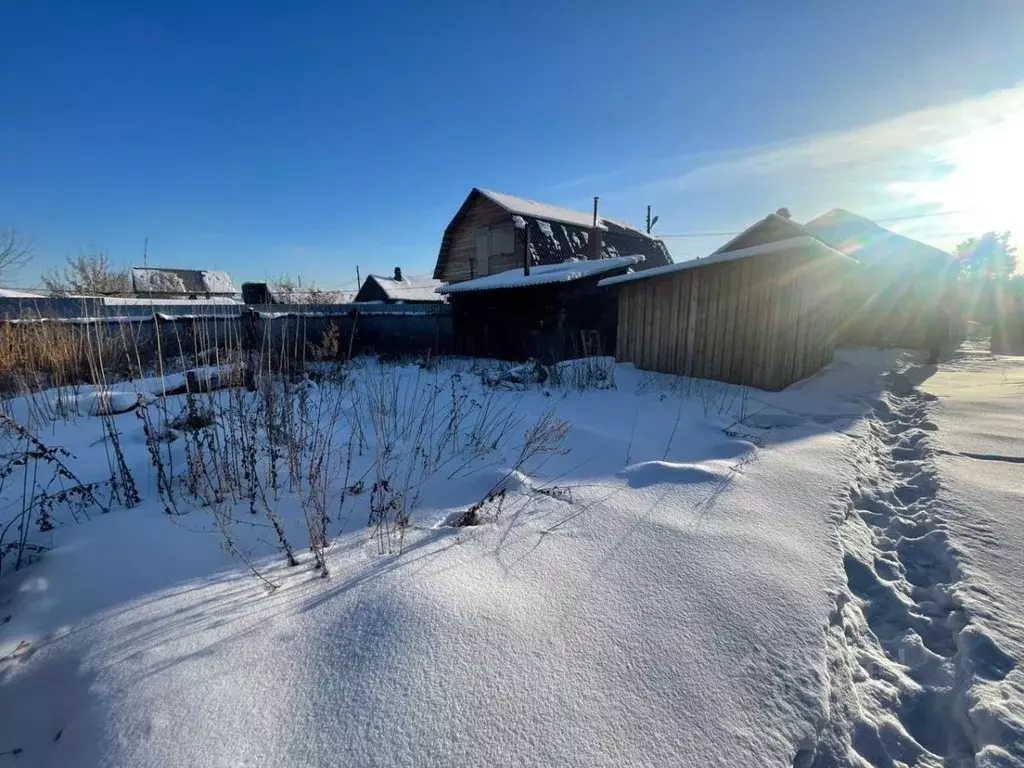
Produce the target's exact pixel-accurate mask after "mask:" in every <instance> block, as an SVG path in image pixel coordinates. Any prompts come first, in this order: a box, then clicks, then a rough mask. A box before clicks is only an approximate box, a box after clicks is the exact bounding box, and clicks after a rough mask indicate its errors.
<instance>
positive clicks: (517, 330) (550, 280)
mask: <svg viewBox="0 0 1024 768" xmlns="http://www.w3.org/2000/svg"><path fill="white" fill-rule="evenodd" d="M643 260H644V257H643V256H642V255H639V254H638V255H634V256H617V257H615V258H609V259H595V260H590V261H578V260H575V259H573V260H570V261H567V262H564V263H562V264H543V265H541V266H538V267H534V268H533V269H531V270H530V274H529V275H526V274H524V273H523V271H522V270H506V271H504V272H500V273H498V274H493V275H487V276H485V277H478V278H476V279H474V280H467V281H464V282H461V283H454V284H452V285H446V286H442V287H441V288H439V289H438V292H439V293H442V294H446V295H447V296H448V301H449V304H450V305H451V308H452V328H453V334H454V340H455V345H454V346H455V351H456V353H457V354H462V355H468V356H471V357H494V358H498V359H502V360H525V359H527V358H531V357H533V358H537V359H540V360H543V361H545V362H553V361H558V360H564V359H566V358H570V357H580V356H584V355H591V354H606V353H609V352H611V350H613V349H614V348H615V332H616V327H617V323H616V316H615V311H616V303H615V299H614V296H613V295H611V294H610V293H609V292H608V291H605V290H604V289H601V288H598V287H597V283H598V281H599V280H600V279H601V278H602V277H608V276H613V275H618V274H622V273H624V272H626V271H627V270H629V269H632V268H633V267H635V266H638V265H640V264H642V263H643Z"/></svg>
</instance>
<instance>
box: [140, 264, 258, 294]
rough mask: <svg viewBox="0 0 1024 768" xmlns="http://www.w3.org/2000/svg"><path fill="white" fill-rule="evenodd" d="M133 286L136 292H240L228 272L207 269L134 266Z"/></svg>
mask: <svg viewBox="0 0 1024 768" xmlns="http://www.w3.org/2000/svg"><path fill="white" fill-rule="evenodd" d="M132 288H133V289H134V291H135V292H136V293H180V294H182V295H189V294H200V293H214V294H225V293H231V294H233V293H238V291H237V290H236V289H235V284H234V283H233V282H231V276H230V275H229V274H228V273H227V272H218V271H214V270H205V269H165V268H161V267H132Z"/></svg>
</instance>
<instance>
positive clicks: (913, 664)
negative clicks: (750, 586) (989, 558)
mask: <svg viewBox="0 0 1024 768" xmlns="http://www.w3.org/2000/svg"><path fill="white" fill-rule="evenodd" d="M934 399H935V398H934V396H933V395H929V394H926V393H923V392H920V391H918V390H917V389H915V388H914V387H913V385H912V384H911V383H910V382H909V381H908V380H907V379H906V377H905V376H902V375H899V374H891V375H890V376H889V377H888V381H887V389H886V390H885V391H884V392H883V393H882V394H881V395H880V396H879V397H878V398H877V399H876V400H875V401H874V402H873V403H872V413H871V414H870V417H869V421H868V425H867V428H868V431H867V434H866V435H865V438H864V439H863V440H861V441H859V444H858V445H859V447H858V450H857V454H856V456H855V457H854V462H855V464H856V466H857V476H856V479H855V480H854V482H853V483H852V485H851V487H850V488H849V492H848V495H847V496H846V498H845V499H844V500H843V513H844V518H843V521H842V523H841V524H840V531H839V533H840V543H841V546H842V550H843V566H844V569H845V572H846V580H847V587H846V589H844V590H842V591H840V593H839V594H838V595H837V597H836V605H835V610H834V611H833V612H832V615H831V617H830V626H829V627H828V630H827V634H826V654H827V671H828V675H829V695H828V702H827V704H826V707H825V715H824V717H823V721H822V723H821V725H820V727H819V730H818V732H817V733H816V734H815V736H814V737H813V738H811V739H808V740H807V742H806V743H804V744H803V745H802V746H801V747H800V749H799V751H798V753H797V755H796V758H795V760H794V762H793V765H794V768H832V767H833V766H836V767H838V766H893V765H908V766H975V765H976V760H975V757H976V753H977V751H978V749H979V745H978V744H977V743H976V742H977V738H976V733H975V731H976V727H975V724H974V723H972V721H971V717H970V715H969V708H970V687H971V685H972V683H973V682H974V680H975V679H982V680H999V679H1002V677H1005V676H1006V674H1007V673H1008V672H1009V671H1010V670H1011V669H1012V668H1013V661H1012V659H1010V658H1009V657H1008V656H1006V655H1005V654H1003V653H1002V652H1001V651H1000V650H999V649H998V648H997V647H996V646H995V645H994V644H993V643H992V642H991V641H990V640H989V639H988V638H987V637H986V636H985V635H984V634H983V633H982V632H981V631H980V629H978V628H977V627H975V626H973V625H971V624H970V622H969V619H968V617H967V615H966V613H965V611H964V609H963V606H962V604H961V601H960V599H959V597H958V590H957V588H958V585H959V584H960V582H961V572H960V568H959V567H958V553H957V551H956V549H955V547H954V546H953V545H952V544H951V543H950V540H949V536H948V532H947V529H946V525H945V522H944V515H943V509H942V505H941V503H940V502H939V501H937V499H936V491H937V489H938V479H937V477H936V472H935V467H934V463H933V461H932V448H931V447H930V441H929V433H930V432H932V431H933V430H935V429H936V427H935V425H934V424H933V423H932V422H931V421H930V420H929V418H928V412H929V407H930V405H931V403H932V401H933V400H934Z"/></svg>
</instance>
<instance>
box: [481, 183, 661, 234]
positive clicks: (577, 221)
mask: <svg viewBox="0 0 1024 768" xmlns="http://www.w3.org/2000/svg"><path fill="white" fill-rule="evenodd" d="M480 194H482V195H483V196H484V197H486V198H488V199H489V200H491V201H492V202H495V203H497V204H498V205H500V206H501V207H502V208H504V209H505V210H506V211H508V212H509V213H514V214H518V215H520V216H530V217H532V218H535V219H544V220H545V221H557V222H559V223H560V224H570V225H572V226H574V227H587V228H588V229H589V228H590V227H591V226H593V223H594V214H593V212H591V213H584V212H583V211H573V210H571V209H569V208H561V207H560V206H557V205H548V204H547V203H539V202H537V201H536V200H530V199H529V198H526V197H516V196H515V195H506V194H505V193H504V192H492V191H491V190H489V189H481V190H480ZM597 226H598V228H599V229H608V228H609V226H614V227H616V228H617V229H624V230H628V231H630V232H633V233H634V234H637V235H643V236H644V237H647V233H646V232H644V231H643V230H641V229H637V228H636V227H634V226H632V225H631V224H626V223H624V222H621V221H615V220H614V219H609V218H607V217H605V216H601V215H600V214H598V216H597Z"/></svg>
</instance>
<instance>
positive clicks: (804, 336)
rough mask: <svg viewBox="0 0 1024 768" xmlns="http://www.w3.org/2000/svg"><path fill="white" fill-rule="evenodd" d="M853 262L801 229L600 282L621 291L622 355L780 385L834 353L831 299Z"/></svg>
mask: <svg viewBox="0 0 1024 768" xmlns="http://www.w3.org/2000/svg"><path fill="white" fill-rule="evenodd" d="M796 226H799V225H796ZM854 265H855V262H854V261H853V260H852V259H850V258H849V257H847V256H845V255H843V254H842V253H840V252H838V251H836V250H834V249H832V248H830V247H828V246H827V245H825V244H824V243H822V242H821V241H819V240H817V239H815V238H813V237H809V236H806V235H804V236H799V237H791V238H787V239H783V240H778V241H774V242H768V243H764V244H760V245H753V246H749V247H743V248H739V249H735V250H727V251H720V252H716V253H714V254H712V255H711V256H708V257H707V258H704V259H694V260H692V261H686V262H682V263H680V264H672V265H669V266H665V267H659V268H657V269H651V270H647V271H646V272H637V273H635V274H630V275H622V276H618V277H610V278H606V279H604V280H601V282H600V283H599V285H600V286H601V287H604V288H607V289H609V290H614V291H616V292H617V293H618V333H617V344H616V358H617V359H618V360H620V361H622V362H630V363H633V364H634V365H636V366H637V367H638V368H642V369H645V370H651V371H661V372H664V373H675V374H682V375H685V376H696V377H701V378H707V379H716V380H719V381H727V382H731V383H734V384H745V385H749V386H754V387H758V388H760V389H767V390H779V389H783V388H785V387H787V386H789V385H790V384H792V383H793V382H795V381H799V380H800V379H803V378H806V377H807V376H810V375H811V374H813V373H814V372H815V371H817V370H819V369H820V368H822V366H824V365H826V364H827V363H828V362H830V361H831V360H832V355H833V352H834V350H835V331H836V328H837V325H838V322H839V320H840V316H839V307H840V306H841V305H840V302H837V301H836V298H837V297H838V296H840V295H841V292H842V289H843V280H844V275H846V274H847V273H848V272H849V270H850V268H851V267H853V266H854Z"/></svg>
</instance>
